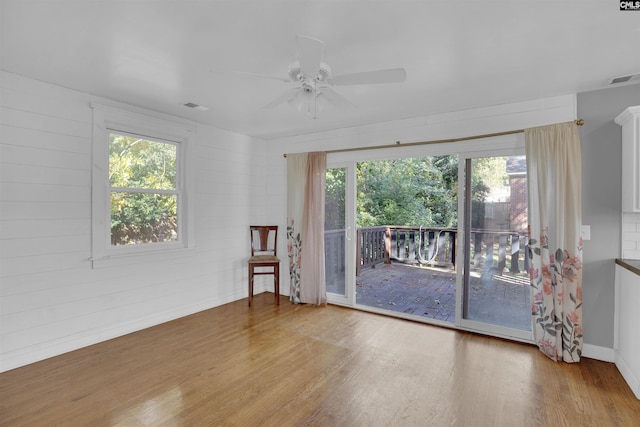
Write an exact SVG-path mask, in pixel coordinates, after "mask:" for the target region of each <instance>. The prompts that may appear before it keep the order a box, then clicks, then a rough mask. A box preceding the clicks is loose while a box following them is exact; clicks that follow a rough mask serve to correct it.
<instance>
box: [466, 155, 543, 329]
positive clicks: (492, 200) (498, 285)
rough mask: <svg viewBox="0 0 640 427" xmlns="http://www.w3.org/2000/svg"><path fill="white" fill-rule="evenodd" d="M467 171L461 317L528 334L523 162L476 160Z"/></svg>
mask: <svg viewBox="0 0 640 427" xmlns="http://www.w3.org/2000/svg"><path fill="white" fill-rule="evenodd" d="M469 165H470V166H471V175H470V177H471V179H470V187H471V192H470V198H471V200H470V203H471V205H470V213H469V216H470V222H471V227H470V236H469V245H470V246H469V248H468V249H467V253H468V260H467V269H466V271H465V293H466V294H465V307H464V317H465V319H469V320H475V321H479V322H483V323H490V324H493V325H498V326H504V327H508V328H515V329H521V330H530V329H531V292H530V288H529V278H528V263H529V259H528V253H527V252H528V251H527V243H528V239H527V225H528V219H527V218H528V217H527V170H526V161H525V156H509V157H485V158H476V159H472V160H471V162H470V163H468V166H469ZM468 221H469V219H468Z"/></svg>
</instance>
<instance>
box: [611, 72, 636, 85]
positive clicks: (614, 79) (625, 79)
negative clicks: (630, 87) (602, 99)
mask: <svg viewBox="0 0 640 427" xmlns="http://www.w3.org/2000/svg"><path fill="white" fill-rule="evenodd" d="M638 75H639V74H629V75H627V76H618V77H612V78H611V79H610V80H609V84H611V85H615V84H618V83H626V82H628V81H629V80H631V79H633V78H634V77H638Z"/></svg>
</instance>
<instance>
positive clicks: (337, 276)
mask: <svg viewBox="0 0 640 427" xmlns="http://www.w3.org/2000/svg"><path fill="white" fill-rule="evenodd" d="M345 184H346V170H345V169H344V168H333V169H327V175H326V186H325V214H324V248H325V249H324V252H325V257H324V264H325V275H326V283H327V292H331V293H334V294H339V295H345V271H346V262H345V243H346V242H345V196H346V193H345V191H346V185H345Z"/></svg>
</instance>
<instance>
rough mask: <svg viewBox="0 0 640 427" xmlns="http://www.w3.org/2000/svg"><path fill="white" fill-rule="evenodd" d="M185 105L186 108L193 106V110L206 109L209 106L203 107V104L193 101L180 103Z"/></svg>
mask: <svg viewBox="0 0 640 427" xmlns="http://www.w3.org/2000/svg"><path fill="white" fill-rule="evenodd" d="M182 105H184V106H185V107H188V108H193V109H194V110H198V111H207V110H208V109H209V108H208V107H205V106H204V105H198V104H194V103H193V102H187V103H186V104H182Z"/></svg>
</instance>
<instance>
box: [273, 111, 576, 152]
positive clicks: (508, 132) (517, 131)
mask: <svg viewBox="0 0 640 427" xmlns="http://www.w3.org/2000/svg"><path fill="white" fill-rule="evenodd" d="M573 122H574V123H575V124H576V125H578V126H582V125H584V120H583V119H578V120H574V121H573ZM523 132H524V129H517V130H508V131H506V132H496V133H485V134H483V135H474V136H463V137H461V138H450V139H436V140H433V141H419V142H405V143H401V142H400V141H396V143H395V144H387V145H373V146H369V147H353V148H340V149H337V150H327V151H326V152H327V154H329V153H345V152H348V151H363V150H377V149H380V148H393V147H411V146H415V145H429V144H443V143H446V142H459V141H468V140H470V139H481V138H491V137H492V136H503V135H512V134H514V133H523ZM282 156H283V157H287V154H286V153H285V154H283V155H282Z"/></svg>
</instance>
